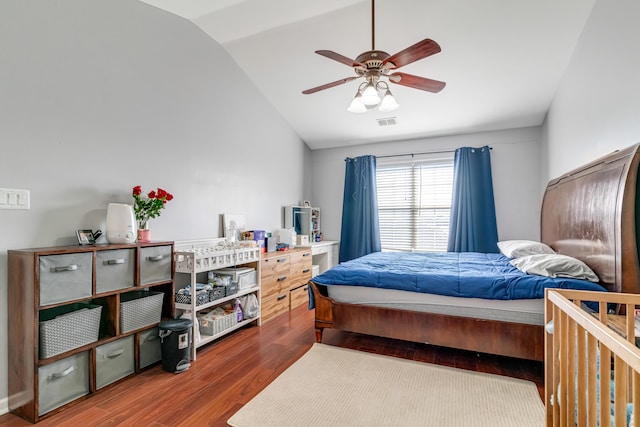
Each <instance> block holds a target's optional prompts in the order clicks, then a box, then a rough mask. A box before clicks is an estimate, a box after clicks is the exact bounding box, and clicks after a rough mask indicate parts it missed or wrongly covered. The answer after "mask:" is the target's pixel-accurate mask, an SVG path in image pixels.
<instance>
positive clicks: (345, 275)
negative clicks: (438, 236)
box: [313, 252, 606, 300]
mask: <svg viewBox="0 0 640 427" xmlns="http://www.w3.org/2000/svg"><path fill="white" fill-rule="evenodd" d="M509 261H510V259H509V258H507V257H505V256H504V255H501V254H485V253H475V252H461V253H457V252H444V253H410V252H409V253H407V252H376V253H372V254H369V255H366V256H363V257H360V258H357V259H354V260H351V261H347V262H344V263H342V264H339V265H337V266H335V267H333V268H332V269H330V270H328V271H326V272H324V273H322V274H320V275H318V276H316V277H314V278H313V281H314V282H315V283H318V284H321V285H351V286H371V287H375V288H388V289H399V290H404V291H411V292H424V293H430V294H439V295H447V296H453V297H465V298H485V299H499V300H508V299H523V298H544V289H545V288H561V289H580V290H590V291H606V289H605V288H604V287H602V286H600V285H599V284H597V283H593V282H588V281H585V280H577V279H569V278H550V277H544V276H536V275H530V274H525V273H523V272H521V271H520V270H518V269H517V268H515V267H513V266H512V265H511V264H509Z"/></svg>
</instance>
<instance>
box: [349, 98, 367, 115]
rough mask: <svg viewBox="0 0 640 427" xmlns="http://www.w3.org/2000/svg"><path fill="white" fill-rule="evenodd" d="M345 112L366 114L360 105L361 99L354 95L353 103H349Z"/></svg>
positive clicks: (364, 107)
mask: <svg viewBox="0 0 640 427" xmlns="http://www.w3.org/2000/svg"><path fill="white" fill-rule="evenodd" d="M347 111H348V112H350V113H366V112H367V107H366V106H365V105H364V104H363V103H362V101H361V97H360V96H359V94H358V95H356V97H355V98H353V101H351V104H350V105H349V108H347Z"/></svg>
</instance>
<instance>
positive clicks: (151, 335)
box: [138, 328, 162, 368]
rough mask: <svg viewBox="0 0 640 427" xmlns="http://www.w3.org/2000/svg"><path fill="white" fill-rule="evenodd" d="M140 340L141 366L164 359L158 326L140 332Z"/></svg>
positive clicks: (144, 366)
mask: <svg viewBox="0 0 640 427" xmlns="http://www.w3.org/2000/svg"><path fill="white" fill-rule="evenodd" d="M139 340H140V341H139V343H138V345H139V347H140V368H146V367H147V366H149V365H153V364H154V363H156V362H158V361H160V360H161V359H162V351H161V347H160V334H159V333H158V328H153V329H149V330H148V331H143V332H140V338H139Z"/></svg>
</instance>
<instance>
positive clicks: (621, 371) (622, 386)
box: [602, 356, 627, 426]
mask: <svg viewBox="0 0 640 427" xmlns="http://www.w3.org/2000/svg"><path fill="white" fill-rule="evenodd" d="M613 382H614V393H615V394H614V396H615V402H614V403H613V407H614V410H615V414H614V415H615V422H614V424H615V425H617V426H624V425H626V423H627V399H626V397H627V364H626V363H624V361H623V360H622V359H620V358H619V357H618V356H615V357H614V365H613ZM602 400H606V398H605V397H603V399H602Z"/></svg>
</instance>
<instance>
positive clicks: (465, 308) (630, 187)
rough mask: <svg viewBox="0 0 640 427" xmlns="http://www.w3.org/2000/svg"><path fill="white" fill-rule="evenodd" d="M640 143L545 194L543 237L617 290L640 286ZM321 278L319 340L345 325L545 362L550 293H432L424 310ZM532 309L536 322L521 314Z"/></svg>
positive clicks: (315, 291) (317, 289) (314, 297)
mask: <svg viewBox="0 0 640 427" xmlns="http://www.w3.org/2000/svg"><path fill="white" fill-rule="evenodd" d="M639 147H640V146H639V145H634V146H632V147H628V148H627V149H624V150H619V151H616V152H614V153H612V154H610V155H607V156H605V157H602V158H600V159H597V160H595V161H593V162H591V163H589V164H587V165H585V166H584V167H581V168H578V169H576V170H574V171H571V172H569V173H567V174H565V175H563V176H561V177H560V178H557V179H554V180H552V181H550V182H549V184H548V185H547V188H546V191H545V194H544V197H543V202H542V209H541V241H542V242H543V243H545V244H547V245H549V246H550V247H551V248H553V249H554V250H555V251H556V252H557V253H559V254H565V255H568V256H571V257H573V258H576V259H578V260H581V261H583V262H584V263H585V264H586V265H588V266H589V267H590V268H591V269H592V270H593V271H594V272H595V273H596V274H597V275H598V277H599V279H600V285H602V286H603V287H604V288H606V290H608V291H610V292H618V293H620V292H625V293H639V291H640V269H639V267H638V247H637V244H636V213H635V201H636V188H637V186H636V180H637V169H638V162H639V155H638V149H639ZM338 267H339V266H338ZM335 268H337V267H335ZM318 279H319V278H315V279H313V280H312V281H311V282H310V298H311V302H312V304H313V305H314V307H315V328H316V340H317V341H318V342H321V341H322V334H323V331H324V329H338V330H345V331H351V332H356V333H362V334H369V335H376V336H382V337H388V338H395V339H402V340H407V341H414V342H423V343H429V344H433V345H439V346H445V347H453V348H459V349H464V350H470V351H475V352H480V353H490V354H496V355H503V356H510V357H518V358H523V359H532V360H538V361H542V360H544V357H545V352H544V323H545V322H544V298H542V297H537V298H534V299H523V300H521V301H517V302H516V303H515V304H514V303H513V302H506V303H505V302H504V301H492V302H489V301H490V300H484V299H483V298H467V297H465V298H460V297H456V296H448V295H447V296H444V297H445V298H444V299H442V298H440V297H441V296H438V297H435V298H434V297H433V296H431V295H429V294H426V295H428V296H427V297H426V298H428V301H426V302H425V303H424V304H421V307H422V308H420V309H418V308H417V307H416V305H415V304H414V305H412V304H408V305H407V304H404V305H403V304H402V301H399V302H398V304H391V305H390V304H387V303H385V301H386V300H387V299H388V298H389V295H388V294H385V292H381V293H380V295H378V296H377V297H375V298H374V300H373V301H370V300H367V299H368V298H369V297H367V298H363V297H362V294H361V295H360V296H356V297H354V296H353V295H351V296H350V295H349V292H350V291H349V289H350V287H349V286H348V285H346V284H344V285H339V286H335V285H326V284H320V283H317V282H316V280H318ZM351 288H358V287H357V286H356V287H351ZM378 291H379V290H376V291H373V292H375V293H378ZM361 292H362V291H361ZM364 292H366V294H370V293H373V292H371V291H366V290H365V291H364ZM405 292H411V291H410V290H406V291H405ZM416 298H425V296H424V295H423V294H420V295H418V293H412V294H411V296H410V297H409V298H407V299H408V300H409V301H414V300H415V299H416ZM479 300H480V301H479ZM409 301H404V302H409ZM510 304H511V305H510ZM527 304H528V305H527ZM425 307H426V308H425ZM528 310H529V311H531V313H528V314H530V317H532V318H534V319H533V320H526V317H527V316H522V315H521V314H522V313H526V312H527V311H528ZM470 313H471V314H470Z"/></svg>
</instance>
